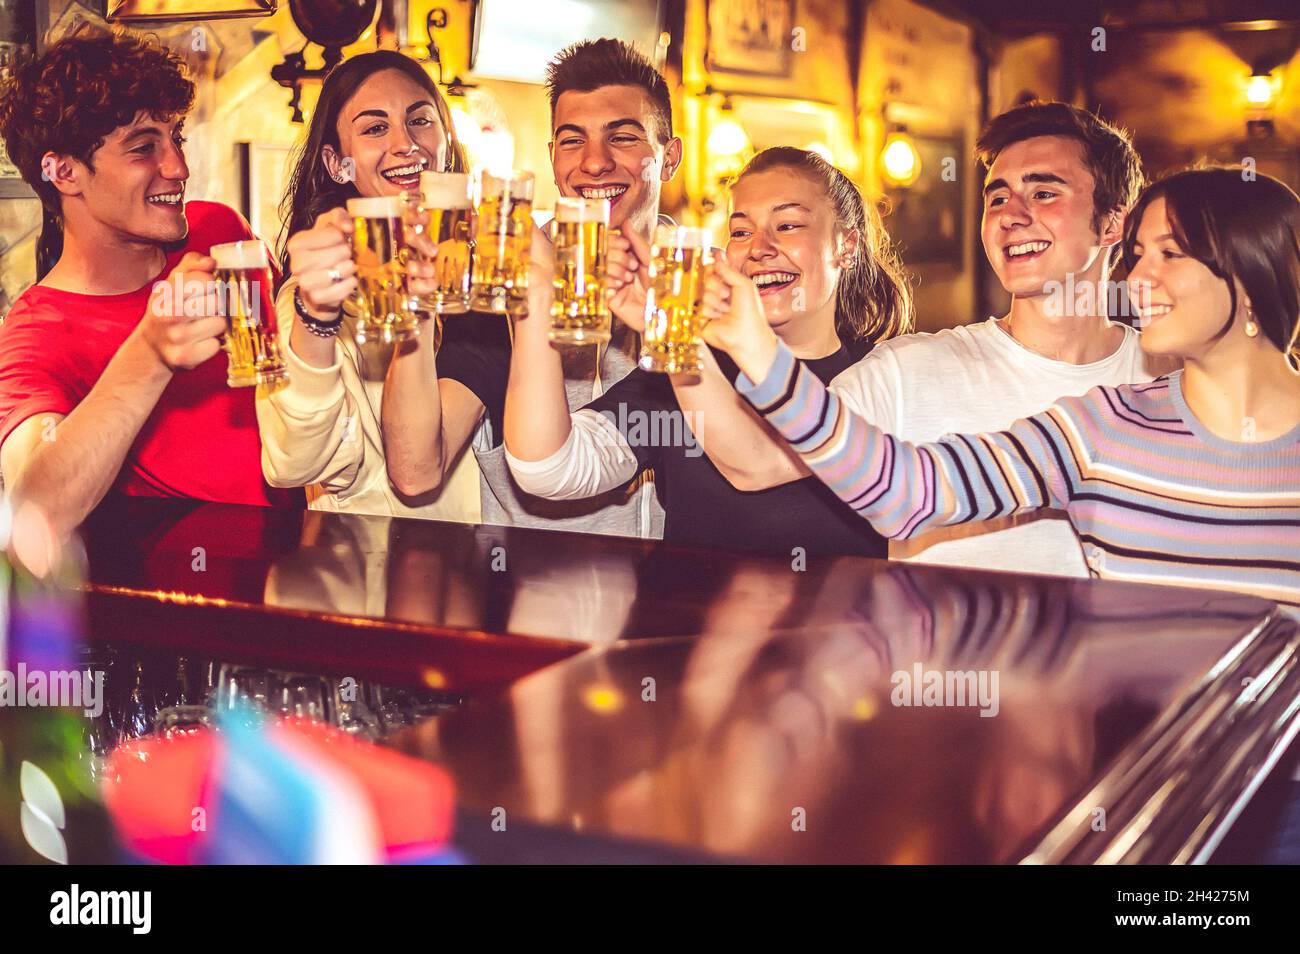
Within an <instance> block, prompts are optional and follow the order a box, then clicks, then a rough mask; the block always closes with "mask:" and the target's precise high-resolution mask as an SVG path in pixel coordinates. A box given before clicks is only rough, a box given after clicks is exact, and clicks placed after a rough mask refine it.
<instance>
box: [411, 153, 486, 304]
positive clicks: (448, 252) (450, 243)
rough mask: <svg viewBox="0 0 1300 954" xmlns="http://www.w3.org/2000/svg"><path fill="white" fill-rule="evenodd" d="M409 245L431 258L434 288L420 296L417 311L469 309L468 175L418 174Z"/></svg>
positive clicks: (471, 244)
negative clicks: (413, 235) (417, 200)
mask: <svg viewBox="0 0 1300 954" xmlns="http://www.w3.org/2000/svg"><path fill="white" fill-rule="evenodd" d="M416 230H417V231H418V232H419V234H420V240H417V241H413V242H412V245H413V246H414V247H415V248H416V249H417V252H418V254H419V255H420V257H421V258H422V259H423V260H424V261H432V262H433V266H434V272H435V277H436V279H437V282H438V287H437V289H436V290H435V291H434V292H433V293H432V294H430V295H422V296H420V298H419V299H418V300H419V303H420V310H421V311H424V312H429V313H432V314H435V315H455V314H461V313H463V312H466V311H469V291H470V278H471V275H470V266H471V262H472V261H473V256H474V200H473V190H472V189H471V186H470V177H469V175H468V173H464V172H425V173H422V174H421V175H420V203H419V214H418V225H417V226H416Z"/></svg>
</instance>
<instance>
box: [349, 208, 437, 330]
mask: <svg viewBox="0 0 1300 954" xmlns="http://www.w3.org/2000/svg"><path fill="white" fill-rule="evenodd" d="M409 201H410V200H409V199H407V198H406V197H405V196H400V195H385V196H368V197H366V198H361V199H348V215H349V216H351V218H352V256H353V258H354V259H355V260H356V263H357V290H356V292H355V293H354V294H353V295H352V296H351V297H350V298H349V299H348V301H349V303H350V304H351V307H352V310H353V312H354V314H355V316H356V322H355V325H354V327H353V334H354V335H355V337H356V339H357V342H358V343H360V344H365V343H367V342H369V341H379V342H382V343H383V344H392V343H393V342H395V341H405V340H406V339H408V338H411V337H414V336H415V335H417V334H419V333H420V329H419V316H418V315H417V314H416V308H417V302H416V301H415V300H414V299H413V298H412V297H411V295H410V294H409V292H408V291H407V287H406V258H407V256H408V255H409V254H410V250H409V249H408V248H407V244H406V233H405V228H406V216H407V214H408V205H409Z"/></svg>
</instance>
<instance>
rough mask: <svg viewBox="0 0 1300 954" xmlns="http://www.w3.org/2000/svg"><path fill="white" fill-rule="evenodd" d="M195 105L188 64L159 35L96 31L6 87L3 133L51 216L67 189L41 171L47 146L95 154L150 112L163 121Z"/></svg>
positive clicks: (57, 47) (86, 159) (84, 158)
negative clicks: (118, 132) (60, 188)
mask: <svg viewBox="0 0 1300 954" xmlns="http://www.w3.org/2000/svg"><path fill="white" fill-rule="evenodd" d="M193 105H194V83H193V81H192V80H190V79H189V77H188V76H187V75H186V69H185V63H184V61H183V60H181V58H180V57H179V56H177V55H176V54H175V53H173V52H171V51H170V50H168V49H166V48H165V47H163V46H162V45H161V44H159V43H158V42H157V41H156V40H154V39H153V38H152V37H144V36H138V35H133V34H129V33H120V32H114V33H110V32H106V31H102V30H93V31H87V32H83V33H77V34H74V35H72V36H69V37H65V38H63V39H62V40H59V41H58V42H57V43H55V44H54V45H53V46H51V47H50V48H49V49H48V50H46V51H45V53H44V54H43V55H42V56H40V57H38V58H37V59H35V60H32V61H31V62H30V63H27V64H26V65H24V66H23V67H22V68H21V69H19V70H18V72H17V73H16V74H15V75H14V76H13V77H12V78H11V79H10V81H9V82H8V83H6V84H5V85H4V88H3V90H0V135H2V136H3V137H4V141H5V148H6V149H8V150H9V156H10V158H11V159H12V160H13V163H14V165H15V166H17V167H18V171H19V172H20V173H22V177H23V178H24V179H25V180H27V183H28V185H30V186H31V187H32V188H33V189H35V190H36V194H37V195H38V196H39V197H40V199H41V202H42V204H44V206H45V208H46V210H47V211H48V212H50V213H51V214H53V215H55V216H57V215H59V214H60V209H61V206H60V197H59V191H58V190H57V189H55V188H54V185H53V184H52V183H51V182H49V181H48V180H47V179H45V178H44V177H43V176H42V175H41V157H42V156H43V155H45V153H47V152H53V153H56V154H58V155H69V156H74V157H76V158H77V159H78V160H80V161H81V162H83V163H85V164H86V165H87V166H89V167H90V168H91V169H92V170H93V169H94V166H93V164H92V163H91V157H92V156H93V155H94V153H95V150H97V149H98V148H99V147H100V146H102V145H103V144H104V140H105V139H106V138H107V137H108V135H109V134H110V133H111V132H112V131H113V130H114V129H117V128H118V127H119V126H125V125H127V124H128V123H130V122H132V121H133V120H134V119H135V117H136V116H138V115H139V114H140V113H142V112H143V113H147V114H149V115H150V116H152V117H153V118H154V119H155V120H158V121H159V122H166V121H170V120H171V119H173V118H175V117H177V116H183V115H185V114H186V113H188V112H189V111H190V109H191V108H192V107H193Z"/></svg>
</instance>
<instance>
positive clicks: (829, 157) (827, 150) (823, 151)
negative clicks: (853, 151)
mask: <svg viewBox="0 0 1300 954" xmlns="http://www.w3.org/2000/svg"><path fill="white" fill-rule="evenodd" d="M808 151H809V152H815V153H816V154H817V155H819V156H821V157H822V158H823V159H825V160H826V161H827V162H829V163H830V164H831V165H835V153H833V152H831V147H830V146H828V145H826V143H824V142H822V141H821V140H820V139H819V140H818V141H817V142H810V143H808Z"/></svg>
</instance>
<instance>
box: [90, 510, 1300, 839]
mask: <svg viewBox="0 0 1300 954" xmlns="http://www.w3.org/2000/svg"><path fill="white" fill-rule="evenodd" d="M84 539H85V544H86V550H87V566H88V572H87V583H86V598H87V611H88V620H89V636H90V641H91V643H92V651H102V652H105V653H111V654H112V655H113V657H114V659H115V660H116V661H117V662H116V672H114V670H113V669H110V698H111V699H112V700H114V702H113V704H115V705H117V706H118V708H119V709H121V707H122V706H124V705H135V706H136V707H137V709H138V710H139V711H137V712H136V714H135V717H134V719H135V721H134V725H135V731H136V733H137V734H139V733H147V732H148V731H149V730H150V726H149V722H150V716H151V713H154V714H156V710H157V708H158V707H160V706H162V705H165V704H173V703H175V702H177V701H178V700H179V701H181V702H186V703H190V704H193V703H205V702H206V703H210V702H211V700H212V697H213V694H214V693H217V694H219V693H221V692H223V691H225V688H226V686H227V684H229V685H235V683H236V682H238V680H239V678H240V677H238V673H239V672H247V671H253V670H256V671H257V672H259V673H261V674H262V675H260V676H259V678H261V679H264V680H265V679H272V681H274V680H276V679H278V680H280V681H279V682H275V685H276V686H280V685H282V684H283V685H288V682H289V681H290V680H289V677H288V676H287V675H285V674H314V675H315V676H319V677H321V678H322V679H323V680H326V681H327V682H328V683H329V684H337V683H338V682H339V681H340V680H345V679H347V678H348V677H351V678H353V679H355V680H357V681H358V682H359V683H360V684H362V685H363V686H365V687H368V688H367V689H366V694H365V695H364V697H363V698H364V700H366V701H367V702H369V703H370V704H371V708H372V709H374V711H376V712H381V711H394V710H392V705H391V704H393V700H394V699H396V698H398V696H400V697H401V699H403V700H407V701H406V702H403V703H402V704H403V705H405V706H406V708H405V709H403V710H402V712H403V713H404V715H402V716H401V717H394V718H391V719H389V718H387V717H385V718H383V719H376V720H372V721H373V722H374V724H375V725H378V724H379V723H381V722H382V727H381V728H382V731H377V732H375V733H373V734H374V735H375V737H377V738H380V739H381V740H382V741H383V742H384V743H385V744H388V745H392V746H394V747H396V748H397V749H399V750H401V751H404V752H407V753H413V754H417V755H419V756H421V757H423V758H427V759H431V760H433V761H435V762H437V763H439V764H441V765H443V766H444V767H445V768H446V769H448V770H449V771H450V773H451V775H452V777H453V779H454V781H455V784H456V788H457V803H458V808H459V826H460V829H461V831H460V833H459V837H460V838H462V839H463V843H465V844H466V845H469V846H471V847H470V848H469V849H468V853H469V854H470V856H471V858H474V857H479V858H482V859H484V860H521V859H526V860H543V857H544V858H549V859H552V860H556V859H565V860H583V859H586V860H594V859H607V858H609V857H610V854H609V852H610V851H611V850H612V851H613V852H614V856H616V857H622V858H625V859H627V860H637V859H641V860H653V859H655V858H662V859H665V860H671V859H691V860H710V859H712V860H745V861H792V862H904V863H909V862H923V863H924V862H992V863H1013V862H1031V863H1059V862H1066V863H1115V862H1204V861H1206V860H1207V859H1209V858H1210V857H1211V856H1212V855H1213V853H1214V851H1215V849H1216V847H1217V846H1218V845H1219V844H1220V842H1221V841H1222V840H1223V838H1224V836H1225V834H1226V833H1227V832H1228V831H1229V829H1230V828H1231V827H1232V824H1233V822H1234V820H1236V819H1237V818H1238V817H1239V815H1240V814H1241V813H1242V811H1243V809H1245V808H1246V807H1247V806H1248V805H1249V803H1250V802H1251V799H1252V797H1253V796H1254V794H1255V793H1256V791H1257V790H1258V789H1259V787H1260V786H1261V784H1263V783H1264V781H1265V780H1266V779H1267V778H1268V777H1269V776H1270V773H1274V772H1275V770H1276V774H1277V776H1278V777H1281V773H1282V772H1283V771H1289V767H1288V763H1289V760H1290V753H1289V751H1288V750H1289V747H1290V743H1291V741H1292V740H1293V739H1294V737H1295V734H1296V732H1297V730H1298V729H1300V627H1297V626H1296V625H1295V623H1294V622H1293V621H1292V620H1291V619H1290V618H1288V617H1286V616H1284V615H1282V614H1281V613H1280V612H1279V611H1278V610H1277V608H1276V607H1274V606H1273V605H1272V604H1271V603H1268V602H1266V601H1263V600H1259V599H1255V598H1253V597H1246V596H1235V595H1230V594H1217V593H1212V592H1205V591H1194V590H1184V589H1172V588H1165V587H1155V586H1145V585H1129V584H1119V583H1109V582H1097V581H1076V580H1066V579H1057V578H1051V577H1040V576H1029V575H1013V574H1001V573H986V572H976V571H965V570H952V569H941V568H935V567H922V566H917V565H912V564H899V563H889V562H886V561H878V560H869V559H860V558H848V557H844V558H825V559H820V560H815V559H809V560H808V562H807V566H806V568H803V569H795V568H792V565H791V561H790V560H788V559H784V558H776V557H767V556H757V555H752V554H747V553H741V552H734V551H725V550H707V549H697V548H688V547H675V546H670V545H667V544H663V543H657V542H649V541H635V540H625V539H616V538H608V537H595V536H586V535H579V534H567V533H560V532H548V531H536V530H524V529H517V528H501V527H488V526H477V527H475V526H466V525H459V524H445V523H436V522H427V521H408V520H401V519H388V518H377V517H358V516H350V515H339V514H328V513H319V512H305V513H301V512H288V511H272V510H262V509H257V508H243V507H232V506H223V505H210V504H207V505H199V504H194V503H182V502H172V501H156V500H141V499H136V500H127V501H116V502H113V503H111V504H109V505H106V506H104V507H101V509H100V510H99V511H98V512H97V513H96V514H95V515H94V516H93V517H92V519H91V520H90V522H89V523H88V524H87V526H86V528H85V531H84ZM178 671H183V672H184V673H186V674H187V675H185V676H184V677H183V678H181V679H180V680H179V682H180V683H183V684H184V685H183V686H182V687H181V688H180V689H177V685H178V677H177V675H176V674H177V672H178ZM232 673H234V674H235V675H232ZM268 674H269V675H268ZM275 674H279V675H275ZM231 680H234V682H231ZM246 683H247V679H245V684H246ZM142 686H143V687H146V688H148V689H149V692H150V693H152V695H151V696H150V699H152V700H153V701H152V702H149V701H147V700H146V702H145V704H143V707H142V703H141V698H142V697H141V688H142ZM962 686H965V687H967V688H968V689H969V693H968V695H966V696H965V697H960V695H959V698H958V699H957V700H956V701H954V699H953V698H952V697H951V696H952V692H953V689H954V687H956V688H957V690H958V692H959V694H960V692H961V687H962ZM931 690H933V693H932V692H931ZM241 691H242V690H241ZM934 693H937V695H936V694H934ZM945 693H946V695H945ZM146 695H148V693H146ZM327 695H328V693H327ZM411 699H415V700H416V702H414V703H411V702H410V700H411ZM936 703H938V704H936ZM385 706H389V708H388V709H385V708H384V707H385ZM343 708H346V707H340V706H339V705H338V704H337V700H336V699H325V700H324V701H323V702H322V703H321V704H320V705H319V706H318V709H319V714H320V715H321V716H322V717H323V718H327V719H332V720H333V721H334V722H336V724H346V719H347V718H352V717H354V716H355V715H356V714H355V713H352V715H351V716H348V714H347V713H344V712H342V709H343ZM399 708H400V707H399ZM345 717H346V718H345ZM358 718H359V717H358ZM367 718H370V716H367ZM129 723H131V719H129V718H127V719H124V718H123V717H122V716H121V715H120V714H119V716H118V717H117V721H116V723H115V725H117V726H118V727H119V728H118V729H115V730H114V731H115V732H116V736H115V737H116V738H121V737H126V736H127V735H130V734H131V733H130V732H128V731H126V730H125V729H122V728H121V726H124V725H127V724H129ZM358 724H360V723H358ZM112 742H113V739H104V740H102V744H103V745H104V746H109V745H111V744H112ZM543 845H551V846H553V847H554V850H548V851H545V852H542V856H543V857H539V846H543ZM610 846H614V848H613V849H611V848H610ZM620 846H622V847H623V848H625V849H626V853H625V854H623V855H618V849H619V847H620Z"/></svg>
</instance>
